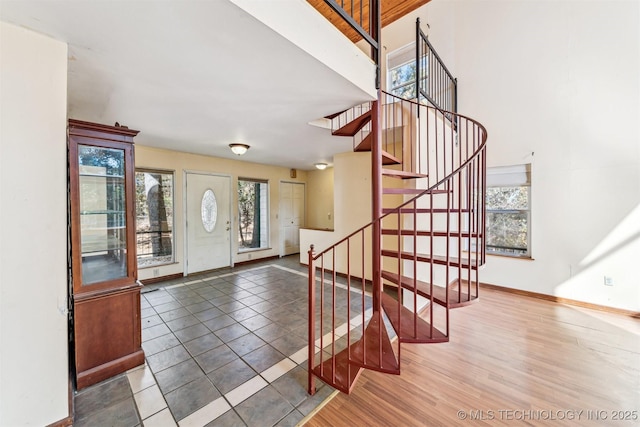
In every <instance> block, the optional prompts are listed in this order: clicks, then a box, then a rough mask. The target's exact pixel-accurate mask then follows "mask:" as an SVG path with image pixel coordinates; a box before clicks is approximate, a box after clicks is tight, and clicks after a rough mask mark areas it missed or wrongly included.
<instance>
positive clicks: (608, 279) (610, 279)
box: [604, 276, 613, 286]
mask: <svg viewBox="0 0 640 427" xmlns="http://www.w3.org/2000/svg"><path fill="white" fill-rule="evenodd" d="M604 285H605V286H613V277H611V276H604Z"/></svg>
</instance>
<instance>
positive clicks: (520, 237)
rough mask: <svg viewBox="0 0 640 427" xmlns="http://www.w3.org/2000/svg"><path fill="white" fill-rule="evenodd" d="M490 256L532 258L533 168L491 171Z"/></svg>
mask: <svg viewBox="0 0 640 427" xmlns="http://www.w3.org/2000/svg"><path fill="white" fill-rule="evenodd" d="M486 202H487V218H486V231H487V253H488V254H496V255H507V256H513V257H530V256H531V165H528V164H527V165H514V166H504V167H495V168H487V193H486Z"/></svg>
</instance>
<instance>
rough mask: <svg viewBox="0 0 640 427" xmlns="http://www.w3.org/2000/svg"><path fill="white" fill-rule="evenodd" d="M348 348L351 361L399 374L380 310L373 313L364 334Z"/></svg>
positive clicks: (365, 366) (367, 367)
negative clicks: (380, 351)
mask: <svg viewBox="0 0 640 427" xmlns="http://www.w3.org/2000/svg"><path fill="white" fill-rule="evenodd" d="M380 339H382V342H381V341H380ZM350 348H351V362H352V363H355V364H356V365H358V366H361V367H363V368H366V369H371V370H373V371H378V372H385V373H388V374H400V364H399V363H398V360H397V359H396V355H395V353H394V352H393V346H392V344H391V339H390V338H389V334H388V333H387V328H386V327H385V325H384V321H382V313H381V312H379V311H377V312H374V313H373V316H372V317H371V319H370V320H369V324H368V325H367V327H366V328H365V330H364V335H363V336H362V338H360V340H358V341H356V342H355V343H353V344H351V347H350ZM380 348H381V349H382V357H380V353H379V349H380ZM343 351H346V350H343Z"/></svg>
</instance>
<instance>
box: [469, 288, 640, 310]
mask: <svg viewBox="0 0 640 427" xmlns="http://www.w3.org/2000/svg"><path fill="white" fill-rule="evenodd" d="M480 286H481V287H483V288H487V289H493V290H495V291H500V292H507V293H510V294H516V295H521V296H525V297H529V298H537V299H542V300H546V301H551V302H556V303H560V304H567V305H573V306H576V307H582V308H589V309H592V310H598V311H604V312H607V313H613V314H620V315H623V316H629V317H633V318H636V319H640V312H638V311H632V310H625V309H623V308H615V307H607V306H606V305H600V304H592V303H590V302H584V301H578V300H575V299H570V298H562V297H557V296H555V295H547V294H541V293H538V292H531V291H523V290H522V289H513V288H507V287H504V286H498V285H492V284H491V283H483V282H480Z"/></svg>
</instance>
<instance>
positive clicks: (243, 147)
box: [229, 144, 250, 156]
mask: <svg viewBox="0 0 640 427" xmlns="http://www.w3.org/2000/svg"><path fill="white" fill-rule="evenodd" d="M229 148H231V151H233V154H237V155H238V156H242V155H243V154H244V153H246V152H247V150H248V149H249V148H250V147H249V146H248V145H247V144H229Z"/></svg>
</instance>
